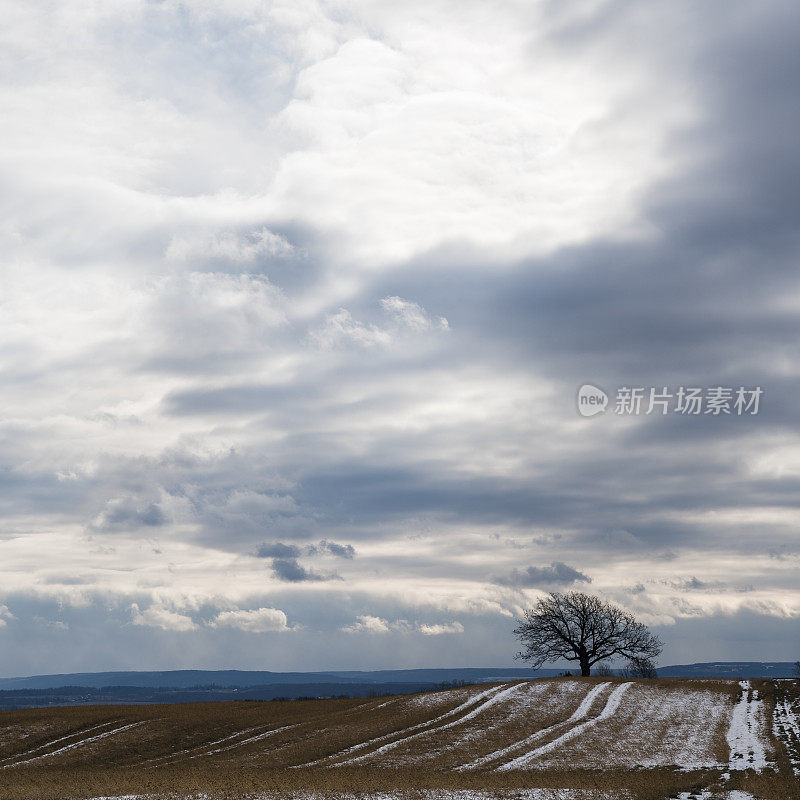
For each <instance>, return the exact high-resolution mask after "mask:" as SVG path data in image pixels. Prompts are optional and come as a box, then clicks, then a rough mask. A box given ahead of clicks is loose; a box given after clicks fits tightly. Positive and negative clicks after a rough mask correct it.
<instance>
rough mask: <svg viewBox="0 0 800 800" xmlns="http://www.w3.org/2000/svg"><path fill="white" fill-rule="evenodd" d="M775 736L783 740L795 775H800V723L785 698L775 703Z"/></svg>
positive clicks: (773, 727) (773, 728)
mask: <svg viewBox="0 0 800 800" xmlns="http://www.w3.org/2000/svg"><path fill="white" fill-rule="evenodd" d="M772 731H773V733H774V734H775V738H776V739H779V740H780V741H782V742H783V744H784V747H785V748H786V754H787V756H788V758H789V761H790V762H791V765H792V769H793V770H794V774H795V775H800V724H799V723H798V719H797V714H796V713H795V712H794V709H793V708H792V706H791V704H790V703H789V701H788V700H786V699H785V698H784V699H783V700H781V701H780V702H778V703H776V704H775V714H774V716H773V718H772Z"/></svg>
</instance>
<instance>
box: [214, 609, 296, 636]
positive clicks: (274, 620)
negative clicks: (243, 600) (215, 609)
mask: <svg viewBox="0 0 800 800" xmlns="http://www.w3.org/2000/svg"><path fill="white" fill-rule="evenodd" d="M208 624H209V625H210V626H211V627H212V628H236V629H237V630H240V631H246V632H247V633H267V632H270V631H277V632H283V631H288V630H290V628H289V626H288V625H287V624H286V614H284V613H283V611H280V610H279V609H277V608H256V609H252V610H249V611H248V610H245V609H235V610H232V611H221V612H220V613H219V614H217V616H216V617H214V619H213V620H211V621H210V622H209V623H208Z"/></svg>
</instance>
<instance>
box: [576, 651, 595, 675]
mask: <svg viewBox="0 0 800 800" xmlns="http://www.w3.org/2000/svg"><path fill="white" fill-rule="evenodd" d="M579 661H580V665H581V676H582V677H584V678H588V677H589V675H591V674H592V670H591V668H590V667H589V656H584V655H581V656H580V658H579Z"/></svg>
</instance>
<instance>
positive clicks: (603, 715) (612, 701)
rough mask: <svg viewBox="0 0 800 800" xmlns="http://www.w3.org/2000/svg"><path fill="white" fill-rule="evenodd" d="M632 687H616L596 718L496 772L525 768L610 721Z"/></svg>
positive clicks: (623, 685)
mask: <svg viewBox="0 0 800 800" xmlns="http://www.w3.org/2000/svg"><path fill="white" fill-rule="evenodd" d="M631 686H633V684H632V683H623V684H621V685H620V686H617V688H616V689H614V691H613V692H611V694H610V695H609V696H608V700H607V701H606V704H605V707H604V708H603V710H602V711H601V712H600V713H599V714H598V715H597V716H596V717H592V718H591V719H589V720H587V721H586V722H581V723H580V724H579V725H576V726H575V727H574V728H570V729H569V730H568V731H566V733H562V734H561V736H559V737H558V738H557V739H554V740H553V741H552V742H548V743H547V744H545V745H542V746H541V747H537V748H536V749H535V750H531V752H530V753H526V754H525V755H522V756H519V757H518V758H515V759H513V760H512V761H509V762H508V763H506V764H501V765H500V766H499V767H498V768H497V771H498V772H505V771H506V770H510V769H520V768H521V767H525V766H527V765H528V763H529V762H531V761H533V760H534V759H536V758H538V757H539V756H542V755H544V754H545V753H549V752H550V751H551V750H555V749H556V748H558V747H561V746H562V745H564V744H566V743H567V742H569V741H570V740H571V739H574V738H576V737H577V736H580V735H582V734H583V733H585V732H586V731H587V730H588V729H589V728H592V727H593V726H595V725H597V724H598V723H599V722H603V721H604V720H607V719H610V718H611V717H612V716H614V714H615V713H616V711H617V709H618V708H619V704H620V703H621V702H622V696H623V695H624V694H625V692H627V691H628V689H630V687H631Z"/></svg>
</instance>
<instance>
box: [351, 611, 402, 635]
mask: <svg viewBox="0 0 800 800" xmlns="http://www.w3.org/2000/svg"><path fill="white" fill-rule="evenodd" d="M391 629H392V628H391V624H390V623H389V622H388V621H387V620H385V619H381V617H372V616H370V615H368V614H363V615H360V616H358V617H356V621H355V622H354V623H353V624H352V625H347V626H345V627H344V628H342V631H344V633H389V631H390V630H391Z"/></svg>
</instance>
